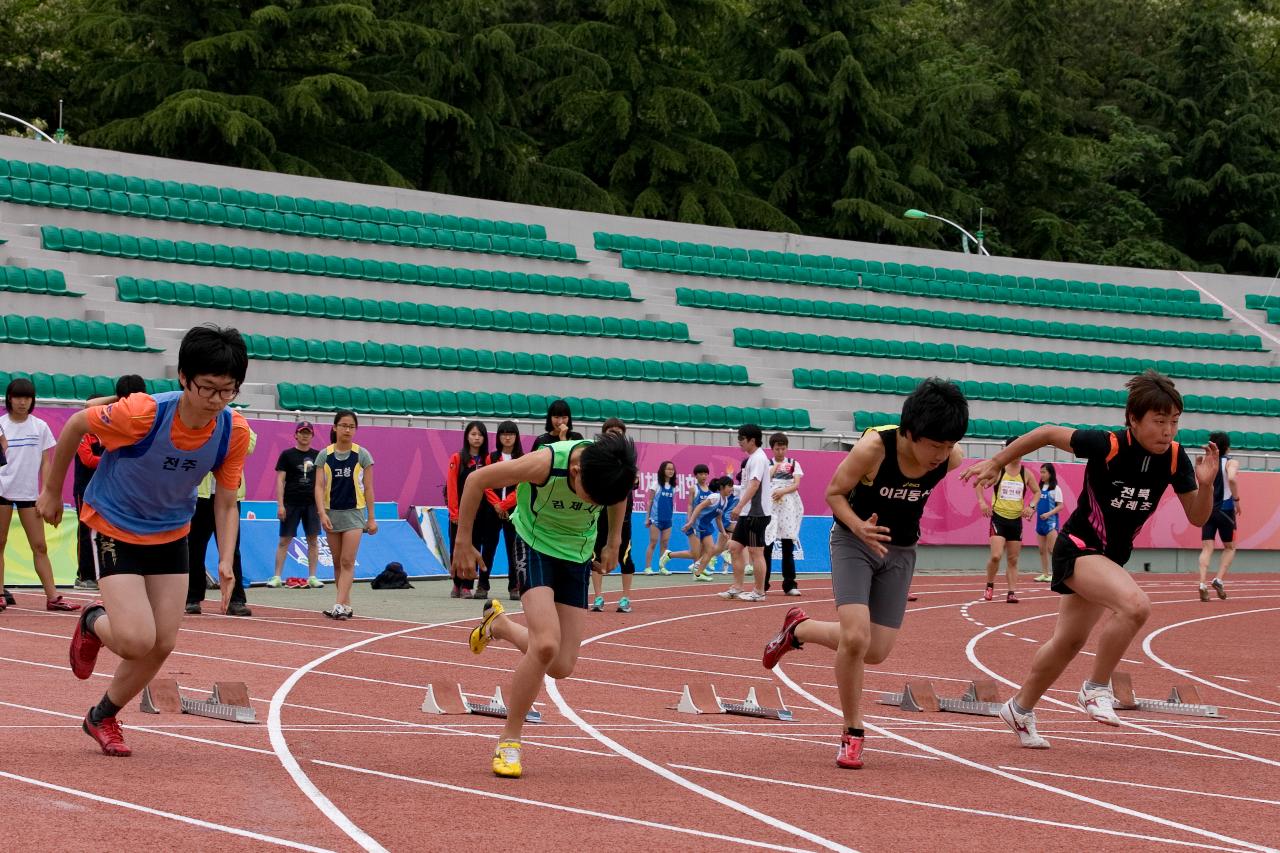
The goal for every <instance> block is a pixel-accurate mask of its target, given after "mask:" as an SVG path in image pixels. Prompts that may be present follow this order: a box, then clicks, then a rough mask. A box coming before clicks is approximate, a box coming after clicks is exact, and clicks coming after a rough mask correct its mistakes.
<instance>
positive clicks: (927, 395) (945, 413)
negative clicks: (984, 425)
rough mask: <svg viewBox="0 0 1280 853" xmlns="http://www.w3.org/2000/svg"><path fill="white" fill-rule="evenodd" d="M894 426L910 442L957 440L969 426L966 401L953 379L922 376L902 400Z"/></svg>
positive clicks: (962, 436) (967, 403) (967, 402)
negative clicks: (898, 417) (923, 377)
mask: <svg viewBox="0 0 1280 853" xmlns="http://www.w3.org/2000/svg"><path fill="white" fill-rule="evenodd" d="M898 429H899V430H901V431H902V432H903V433H906V434H907V435H909V436H911V439H912V440H913V441H919V440H920V439H929V440H930V441H959V440H960V439H962V438H964V434H965V432H967V431H968V429H969V401H968V400H966V399H965V398H964V393H963V392H961V390H960V387H959V386H958V385H956V384H955V383H954V382H949V381H948V380H946V379H939V378H937V377H936V376H932V377H930V378H928V379H924V380H922V381H921V382H920V384H919V385H917V386H916V390H914V391H912V392H911V394H910V395H909V396H908V397H907V399H906V400H905V401H904V402H903V403H902V417H901V418H900V419H899V421H898Z"/></svg>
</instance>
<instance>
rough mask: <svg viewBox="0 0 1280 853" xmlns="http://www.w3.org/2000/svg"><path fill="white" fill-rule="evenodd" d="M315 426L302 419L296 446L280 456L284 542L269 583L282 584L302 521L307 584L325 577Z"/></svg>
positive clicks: (279, 510) (316, 586)
mask: <svg viewBox="0 0 1280 853" xmlns="http://www.w3.org/2000/svg"><path fill="white" fill-rule="evenodd" d="M314 437H315V426H314V425H313V424H312V423H311V421H299V422H298V425H297V426H295V427H294V428H293V447H290V448H288V449H287V450H283V451H281V453H280V456H279V458H277V459H276V507H277V509H276V517H277V518H278V519H280V542H279V543H278V544H277V545H276V571H275V574H274V575H272V576H271V579H270V580H269V581H267V586H269V587H272V588H275V587H278V586H280V584H281V581H280V573H281V572H282V571H283V570H284V560H285V557H287V556H288V554H289V545H290V544H292V543H293V540H294V537H296V536H297V535H298V525H299V524H301V525H302V533H303V535H304V536H306V537H307V586H308V587H310V588H311V589H321V588H322V587H324V581H322V580H320V578H318V577H316V568H317V566H318V565H319V563H320V516H319V514H318V513H317V512H316V479H315V477H316V457H317V456H319V455H320V451H319V450H316V449H315V448H314V447H312V446H311V441H312V439H313V438H314Z"/></svg>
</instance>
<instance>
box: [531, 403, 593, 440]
mask: <svg viewBox="0 0 1280 853" xmlns="http://www.w3.org/2000/svg"><path fill="white" fill-rule="evenodd" d="M581 439H582V433H580V432H574V430H573V413H572V412H570V411H569V404H568V403H566V402H565V401H564V400H553V401H552V402H551V405H549V406H547V425H546V432H544V433H543V434H542V435H540V436H538V437H537V438H535V439H534V440H533V447H532V448H530V450H529V452H530V453H532V452H533V451H534V450H537V449H538V448H539V447H542V446H543V445H544V444H554V443H555V442H557V441H570V440H578V441H580V440H581Z"/></svg>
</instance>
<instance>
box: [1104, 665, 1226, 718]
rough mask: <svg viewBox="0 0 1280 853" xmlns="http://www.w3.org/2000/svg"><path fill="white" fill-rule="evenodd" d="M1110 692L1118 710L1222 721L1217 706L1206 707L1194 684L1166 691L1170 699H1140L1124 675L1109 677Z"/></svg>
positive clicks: (1117, 673) (1122, 673) (1185, 683)
mask: <svg viewBox="0 0 1280 853" xmlns="http://www.w3.org/2000/svg"><path fill="white" fill-rule="evenodd" d="M1111 692H1112V693H1114V694H1115V697H1116V701H1115V708H1116V710H1117V711H1145V712H1147V713H1149V714H1181V715H1182V716H1185V717H1212V718H1214V719H1218V720H1221V719H1225V718H1224V717H1223V716H1222V714H1219V713H1218V707H1217V706H1216V705H1207V704H1205V703H1204V701H1203V700H1202V699H1201V698H1200V689H1199V688H1198V687H1196V686H1195V685H1194V684H1190V683H1187V682H1179V683H1178V684H1175V685H1173V687H1172V688H1171V689H1170V690H1169V698H1168V699H1167V700H1165V701H1163V702H1162V701H1160V700H1159V699H1139V698H1138V697H1137V696H1136V695H1135V694H1134V692H1133V677H1132V676H1131V675H1129V673H1127V672H1114V673H1112V674H1111Z"/></svg>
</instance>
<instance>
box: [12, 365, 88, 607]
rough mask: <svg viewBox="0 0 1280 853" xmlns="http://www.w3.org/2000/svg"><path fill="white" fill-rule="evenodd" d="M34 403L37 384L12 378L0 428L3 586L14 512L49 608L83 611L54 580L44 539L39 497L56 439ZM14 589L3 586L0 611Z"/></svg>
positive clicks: (28, 380)
mask: <svg viewBox="0 0 1280 853" xmlns="http://www.w3.org/2000/svg"><path fill="white" fill-rule="evenodd" d="M35 407H36V386H35V385H33V384H32V382H31V380H30V379H13V380H10V382H9V387H8V388H6V389H5V392H4V411H5V413H4V414H3V415H0V433H3V434H4V436H5V441H6V443H7V444H6V448H5V457H6V460H7V461H6V463H5V465H4V467H2V468H0V589H3V588H4V552H5V548H6V546H7V545H8V544H9V525H10V524H11V522H12V520H13V511H14V510H15V509H16V510H17V511H18V520H19V521H20V522H21V523H22V530H23V532H24V533H26V535H27V544H28V545H30V546H31V554H32V557H33V559H32V562H33V563H34V564H35V570H36V575H37V577H39V578H40V583H41V584H42V585H43V586H44V595H45V608H46V609H48V610H79V609H80V605H78V604H72V603H71V602H69V601H67V600H65V599H64V598H63V597H62V596H61V595H59V594H58V589H57V587H55V586H54V585H53V564H52V563H50V562H49V546H48V545H47V544H46V543H45V538H44V522H43V521H41V520H40V516H39V515H37V514H36V498H38V497H39V496H40V485H41V482H42V481H43V480H44V479H45V477H46V476H47V475H48V469H49V454H48V451H49V450H51V449H52V448H53V446H54V444H55V443H56V442H55V441H54V439H53V433H52V432H51V431H50V430H49V425H48V424H47V423H45V422H44V421H42V420H41V419H40V418H37V417H36V416H35V415H33V414H31V412H32V411H33V410H34V409H35ZM13 603H14V599H13V595H12V593H10V592H9V591H8V590H5V591H4V597H3V598H2V599H0V611H2V610H4V609H5V607H6V606H8V605H10V604H13Z"/></svg>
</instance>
